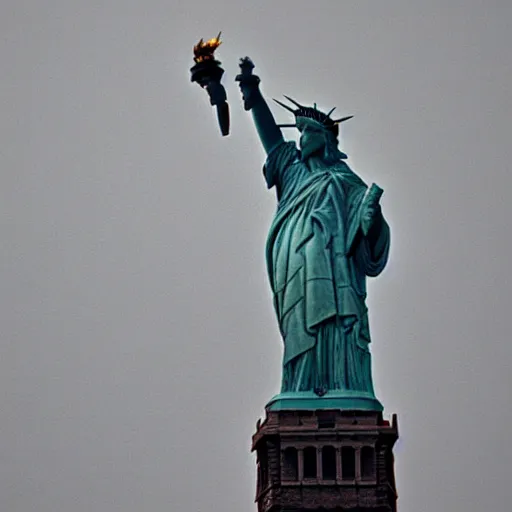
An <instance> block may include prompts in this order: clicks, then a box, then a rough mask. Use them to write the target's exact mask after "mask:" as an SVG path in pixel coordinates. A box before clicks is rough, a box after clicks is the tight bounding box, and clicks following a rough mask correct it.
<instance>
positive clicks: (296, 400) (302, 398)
mask: <svg viewBox="0 0 512 512" xmlns="http://www.w3.org/2000/svg"><path fill="white" fill-rule="evenodd" d="M266 408H267V409H268V410H270V411H285V410H295V411H297V410H298V411H314V410H319V409H324V410H326V409H328V410H332V409H337V410H342V411H382V410H383V407H382V404H381V403H380V402H379V401H378V400H377V399H376V398H375V396H374V395H373V393H364V392H361V391H350V390H345V391H336V390H334V391H328V392H327V393H326V394H325V395H322V396H318V395H317V394H316V393H315V392H313V391H299V392H295V393H280V394H279V395H276V396H274V397H273V398H272V399H271V400H270V401H269V402H268V404H267V406H266Z"/></svg>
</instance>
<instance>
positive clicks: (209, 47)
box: [194, 32, 222, 64]
mask: <svg viewBox="0 0 512 512" xmlns="http://www.w3.org/2000/svg"><path fill="white" fill-rule="evenodd" d="M220 34H221V32H219V35H218V36H217V37H213V38H212V39H209V40H208V41H206V43H205V42H204V41H203V39H202V38H201V39H200V40H199V42H198V43H197V44H196V45H195V46H194V61H195V62H196V64H198V63H199V62H204V61H206V60H213V53H214V52H215V50H216V49H217V48H218V47H219V46H220V45H221V44H222V42H221V40H220Z"/></svg>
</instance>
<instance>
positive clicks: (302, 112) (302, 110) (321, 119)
mask: <svg viewBox="0 0 512 512" xmlns="http://www.w3.org/2000/svg"><path fill="white" fill-rule="evenodd" d="M285 98H286V99H287V100H288V101H289V102H291V103H293V104H294V105H295V106H296V107H297V108H295V109H294V108H292V107H289V106H288V105H285V104H284V103H281V102H280V101H278V100H276V99H274V101H275V102H276V103H277V104H278V105H280V106H281V107H283V108H285V109H286V110H288V111H289V112H292V113H293V114H294V115H295V118H297V117H307V118H308V119H313V120H314V121H316V122H318V123H320V124H322V125H323V126H324V128H325V129H327V130H329V131H331V132H332V133H334V135H336V136H337V135H338V131H339V127H338V125H339V124H340V123H342V122H343V121H348V120H349V119H352V118H353V117H354V116H347V117H341V118H340V119H332V118H331V114H332V113H333V112H334V110H335V108H336V107H333V108H331V110H330V111H329V112H328V113H327V114H325V113H324V112H322V111H321V110H318V109H317V108H316V103H315V104H314V105H313V106H312V107H306V106H304V105H301V104H300V103H298V102H296V101H295V100H294V99H292V98H290V97H289V96H285ZM278 126H279V127H280V128H290V127H297V125H296V124H280V125H278Z"/></svg>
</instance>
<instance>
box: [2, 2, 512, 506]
mask: <svg viewBox="0 0 512 512" xmlns="http://www.w3.org/2000/svg"><path fill="white" fill-rule="evenodd" d="M511 25H512V4H511V3H510V2H509V1H506V0H503V1H498V0H496V1H492V0H491V1H489V0H488V1H485V2H484V1H476V0H464V1H462V0H450V1H449V2H444V1H431V2H423V1H419V0H418V1H411V0H401V1H398V0H396V1H388V2H377V1H374V2H371V1H363V0H360V1H358V2H348V1H338V2H324V3H322V2H317V3H316V4H315V2H302V1H297V0H296V1H293V2H291V1H286V2H279V3H270V2H268V3H267V2H252V3H246V4H244V3H241V2H235V1H234V0H231V1H225V2H211V3H206V2H204V0H201V1H198V2H191V1H188V2H185V1H183V2H170V1H169V2H165V1H163V0H160V1H158V0H145V1H144V2H141V1H137V2H135V1H133V0H110V1H99V0H90V1H88V2H83V1H77V0H66V1H64V0H45V1H44V2H42V1H36V0H4V1H3V2H2V5H1V7H0V30H1V32H0V34H1V36H0V62H1V69H2V77H1V80H0V109H1V112H2V115H1V119H0V140H1V144H0V164H1V169H2V177H3V186H2V187H1V191H0V194H1V201H0V210H1V236H2V240H3V252H2V255H1V259H0V265H1V267H0V268H1V276H0V277H1V283H2V292H1V294H2V295H1V299H2V307H1V314H2V322H1V325H2V328H1V333H2V337H1V345H0V410H1V411H2V415H1V417H2V419H1V421H0V496H1V502H2V506H1V509H2V510H5V511H9V512H36V511H37V512H55V511H73V512H90V511H97V512H115V511H123V512H138V511H142V510H144V511H160V510H164V509H165V510H187V511H207V510H209V511H210V510H213V511H219V512H220V511H239V510H255V505H254V504H253V497H254V489H255V471H254V469H255V468H254V459H253V456H252V455H251V454H250V453H249V447H250V436H251V435H252V433H253V431H254V428H255V423H256V420H257V419H258V417H260V416H261V415H262V413H263V406H264V404H265V403H266V402H267V400H268V399H269V398H270V397H271V396H272V395H273V394H275V393H276V392H277V390H278V387H279V382H280V371H281V361H280V359H281V342H280V338H279V335H278V330H277V325H276V321H275V319H274V315H273V310H272V305H271V299H270V291H269V288H268V285H267V278H266V271H265V266H264V243H265V237H266V230H267V227H268V226H269V223H270V221H271V218H272V215H273V212H274V208H275V197H274V192H273V191H270V192H269V191H267V189H266V186H265V183H264V181H263V178H262V173H261V166H262V163H263V159H264V153H263V150H262V149H261V147H260V145H259V141H258V140H257V137H256V133H255V130H254V127H253V125H252V120H251V118H250V115H248V114H247V113H246V112H244V111H243V108H242V105H241V101H240V98H239V93H238V89H237V86H236V84H234V83H233V78H234V76H235V74H236V73H237V71H238V58H239V57H241V56H244V55H249V56H251V57H252V58H253V60H254V62H255V64H256V66H257V68H256V70H255V72H256V73H258V74H259V75H260V77H261V79H262V90H263V92H264V93H265V94H266V95H267V96H268V97H272V96H274V97H279V96H280V95H282V94H289V95H291V96H292V97H295V98H296V99H298V100H299V101H301V102H304V103H312V102H314V101H316V102H318V105H319V108H323V109H328V108H330V107H331V106H334V105H337V107H338V110H337V112H339V115H340V116H341V115H349V114H353V115H355V118H354V119H353V120H352V121H350V122H348V123H346V124H344V131H343V138H342V143H341V148H342V149H343V150H344V151H345V152H347V153H348V155H349V164H350V165H351V166H352V168H353V169H354V170H355V171H356V172H357V173H358V174H359V175H361V177H362V178H363V179H364V180H365V181H367V182H372V181H375V182H377V183H378V184H379V185H380V186H382V187H383V188H384V189H385V195H384V196H383V199H382V204H383V208H384V213H385V215H386V217H387V219H388V221H389V223H390V225H391V228H392V235H393V239H392V244H393V245H392V253H391V258H390V262H389V265H388V268H387V269H386V271H385V273H384V274H383V275H382V276H381V277H379V278H378V279H377V280H375V281H372V282H371V283H370V285H369V293H370V298H369V307H370V315H371V318H370V321H371V328H372V334H373V344H372V352H373V367H374V380H375V386H376V391H377V395H378V397H379V398H380V400H381V401H382V402H383V403H384V406H385V410H386V413H387V414H391V413H393V412H397V413H398V414H399V424H400V433H401V439H400V441H399V443H398V445H397V447H396V450H395V453H396V472H397V485H398V491H399V494H400V498H399V510H400V511H401V512H408V511H413V510H414V511H415V512H427V511H429V512H430V511H432V510H440V511H450V512H457V511H464V512H473V511H475V512H476V511H481V510H497V511H506V510H508V508H509V505H508V506H507V504H509V503H510V500H511V499H512V496H511V488H512V481H511V478H510V461H511V459H512V443H510V439H509V438H510V434H509V432H510V425H511V423H512V413H511V405H512V398H511V389H512V378H511V371H510V367H511V363H512V349H511V344H510V329H509V325H510V323H509V317H510V300H511V289H510V287H511V277H510V265H509V261H510V259H511V254H510V252H511V248H510V241H509V237H510V225H511V223H510V216H511V213H512V208H511V206H510V190H511V187H512V179H511V177H510V172H511V171H510V162H511V160H512V155H511V150H510V146H511V144H510V133H511V128H510V120H511V118H512V108H511V106H512V102H511V101H510V89H511V78H512V65H511V62H512V61H511V59H510V48H512V26H511ZM220 29H222V30H223V34H224V44H223V45H222V46H221V48H220V49H219V51H218V57H219V58H220V60H222V62H223V65H224V67H225V69H226V74H225V84H226V87H227V90H228V95H229V101H230V106H231V115H232V135H231V136H230V137H228V138H224V139H223V138H221V137H220V135H219V132H218V127H217V123H216V119H215V117H214V112H213V110H212V109H211V108H210V106H209V103H208V100H207V97H206V94H205V93H204V91H201V90H200V89H199V87H197V86H196V85H192V84H190V82H189V75H188V70H189V68H190V67H191V65H192V46H193V45H194V43H196V42H197V40H198V39H199V38H200V37H212V36H214V35H216V33H217V31H218V30H220ZM274 112H275V113H276V116H277V118H278V120H279V121H280V122H287V121H289V120H290V118H289V116H288V115H287V113H286V112H285V111H284V110H281V109H279V108H278V107H276V108H275V109H274ZM289 135H290V137H293V136H294V133H293V131H290V132H289Z"/></svg>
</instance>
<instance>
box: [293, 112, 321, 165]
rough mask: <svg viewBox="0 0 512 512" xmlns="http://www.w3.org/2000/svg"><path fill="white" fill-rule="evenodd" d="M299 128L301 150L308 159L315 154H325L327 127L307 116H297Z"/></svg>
mask: <svg viewBox="0 0 512 512" xmlns="http://www.w3.org/2000/svg"><path fill="white" fill-rule="evenodd" d="M297 128H298V129H299V130H300V133H301V135H300V143H299V145H300V152H301V155H302V159H303V160H306V159H308V158H310V157H311V156H313V155H323V154H324V150H325V128H324V127H323V126H322V125H321V124H320V123H318V122H317V121H314V120H313V119H308V118H307V117H299V118H297Z"/></svg>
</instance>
